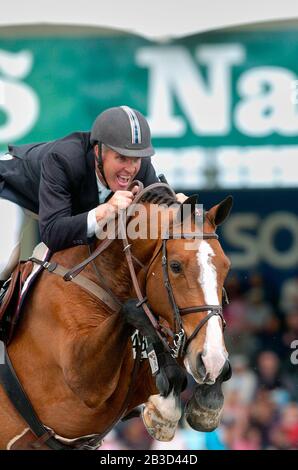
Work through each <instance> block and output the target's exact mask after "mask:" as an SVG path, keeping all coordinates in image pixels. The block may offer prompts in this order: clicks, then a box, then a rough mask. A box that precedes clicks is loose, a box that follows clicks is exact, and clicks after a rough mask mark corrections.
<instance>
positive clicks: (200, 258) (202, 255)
mask: <svg viewBox="0 0 298 470" xmlns="http://www.w3.org/2000/svg"><path fill="white" fill-rule="evenodd" d="M214 256H215V255H214V251H213V249H212V248H211V246H210V245H209V243H208V242H207V241H205V240H202V241H201V242H200V244H199V248H198V251H197V254H196V258H197V263H198V268H199V278H198V282H199V284H200V287H201V289H202V291H203V295H204V301H203V302H204V304H205V305H219V299H218V288H217V273H216V269H215V266H214V264H213V261H212V258H213V257H214ZM206 314H207V312H206ZM227 357H228V354H227V351H226V349H225V346H224V339H223V331H222V324H221V319H220V318H219V317H218V316H213V317H211V318H210V319H209V320H208V322H207V326H206V337H205V342H204V346H203V352H202V361H203V364H204V366H205V369H206V378H207V375H208V379H207V380H206V383H210V384H211V383H214V382H215V380H216V379H217V377H218V376H219V375H220V373H221V371H222V368H223V366H224V364H225V362H226V360H227ZM186 367H187V369H188V371H189V372H190V373H191V374H192V375H193V377H194V379H195V380H196V381H197V382H202V379H203V377H202V378H200V377H198V376H197V375H196V373H195V371H194V370H193V369H194V364H192V361H190V360H186Z"/></svg>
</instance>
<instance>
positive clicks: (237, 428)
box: [102, 273, 298, 450]
mask: <svg viewBox="0 0 298 470" xmlns="http://www.w3.org/2000/svg"><path fill="white" fill-rule="evenodd" d="M272 287H273V286H272V285H269V283H268V282H267V283H266V282H265V281H264V279H263V277H262V276H261V275H260V274H259V273H252V274H251V275H250V276H249V277H248V278H246V279H245V280H244V281H243V279H242V278H241V277H239V276H237V275H235V274H234V275H233V276H231V277H229V279H228V280H227V282H226V290H227V292H228V294H229V300H230V303H229V305H227V306H226V307H225V310H224V315H225V318H226V320H227V328H226V335H225V337H226V346H227V350H228V351H229V354H230V360H231V364H232V368H233V375H232V378H231V379H230V380H229V381H228V382H226V383H225V384H224V387H223V389H224V396H225V402H224V409H223V414H222V420H221V425H220V426H219V427H218V429H216V430H215V431H213V432H211V433H200V432H196V431H193V430H192V429H191V428H190V427H189V426H188V425H187V423H186V422H184V421H181V423H180V424H179V427H178V430H177V432H176V435H175V437H174V439H173V440H172V441H171V442H169V443H164V442H157V441H154V440H153V439H151V437H150V436H149V435H148V434H147V431H146V430H145V428H144V426H143V423H142V421H141V419H140V418H136V419H132V420H129V421H126V422H123V423H120V424H119V425H118V426H117V427H116V428H115V429H114V430H113V431H112V432H111V433H110V434H109V435H108V436H107V437H106V439H105V440H104V443H103V446H102V449H105V450H107V449H110V450H112V449H119V450H125V449H134V450H136V449H142V450H149V449H151V450H166V449H169V450H173V449H176V450H177V449H179V450H200V449H210V450H211V449H212V450H219V449H231V450H258V449H298V275H297V277H293V278H289V279H287V280H286V281H285V282H284V283H283V285H282V286H281V289H280V291H279V292H278V294H277V295H276V290H275V289H273V288H272ZM192 386H193V384H191V383H190V384H189V387H188V390H187V391H186V392H185V395H184V396H183V398H184V400H187V398H188V397H189V396H188V395H187V394H189V395H190V394H191V393H192Z"/></svg>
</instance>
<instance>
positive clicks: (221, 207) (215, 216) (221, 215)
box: [207, 196, 233, 226]
mask: <svg viewBox="0 0 298 470" xmlns="http://www.w3.org/2000/svg"><path fill="white" fill-rule="evenodd" d="M232 205H233V197H232V196H228V197H226V198H225V199H224V200H223V201H221V202H220V203H219V204H217V205H216V206H213V207H212V208H211V209H210V210H209V211H208V212H207V215H208V218H209V219H210V221H211V222H212V223H213V224H214V225H215V226H217V225H221V224H222V223H223V222H224V221H225V220H226V218H227V217H228V215H229V214H230V211H231V208H232Z"/></svg>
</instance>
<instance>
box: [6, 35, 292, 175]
mask: <svg viewBox="0 0 298 470" xmlns="http://www.w3.org/2000/svg"><path fill="white" fill-rule="evenodd" d="M297 50H298V32H297V31H275V32H272V31H270V32H269V31H263V32H260V31H259V32H249V33H248V32H245V33H244V32H243V33H241V32H238V33H224V34H223V33H212V34H203V35H202V34H200V35H195V36H191V37H188V38H184V39H179V40H175V41H172V42H169V43H163V44H157V43H152V42H150V41H147V40H145V39H141V38H138V37H135V36H129V35H123V36H115V37H112V36H106V37H103V36H97V37H62V38H61V37H60V38H54V37H32V38H28V37H26V38H25V37H24V38H18V39H13V38H8V37H7V38H5V37H3V36H1V37H0V150H1V151H2V152H3V151H5V149H6V144H7V143H8V142H15V143H17V142H19V143H21V142H32V141H40V140H50V139H56V138H58V137H60V136H63V135H65V134H67V133H68V132H72V131H74V130H88V129H89V128H90V126H91V124H92V122H93V120H94V118H95V117H96V116H97V114H98V113H100V112H101V111H102V110H104V109H106V108H107V107H110V106H115V105H121V104H126V105H128V106H131V107H134V108H137V109H139V110H140V111H142V112H143V113H144V114H145V115H146V116H147V117H148V119H149V122H150V125H151V129H152V135H153V139H154V144H155V146H156V147H157V148H158V149H161V150H162V149H163V151H164V155H165V160H164V162H166V159H167V158H168V159H170V156H169V155H170V154H169V151H173V149H178V150H179V149H183V151H184V152H185V150H187V149H188V151H189V152H191V149H196V151H198V149H199V151H203V153H204V152H205V153H204V155H203V157H202V161H203V160H204V159H206V158H207V157H206V155H208V158H209V156H210V155H213V154H214V152H213V150H214V149H221V150H222V149H225V148H228V149H230V148H232V149H233V151H234V152H235V149H236V153H237V152H238V153H237V155H238V157H235V158H239V149H243V148H245V149H249V148H251V149H255V148H257V147H261V148H262V151H265V150H266V151H267V152H268V151H269V153H270V151H271V150H270V149H272V148H275V149H276V148H279V150H281V149H284V148H292V149H295V151H296V145H297V143H298V110H297V103H298V81H297V73H298V62H297ZM204 149H205V150H204ZM233 151H232V153H231V152H230V153H229V158H228V157H226V153H224V155H225V156H224V157H222V158H224V159H225V162H227V161H228V160H229V159H231V158H232V157H231V155H233ZM185 155H186V154H185V153H184V157H185ZM188 155H189V153H188ZM197 155H198V154H197ZM220 155H221V154H220ZM270 155H271V154H270ZM185 158H186V157H185ZM189 158H190V157H189ZM220 158H221V157H220V156H219V157H217V160H218V161H217V165H219V164H220V161H221V160H220ZM262 158H265V157H264V156H263V157H262ZM274 158H275V157H274ZM277 158H278V157H277ZM186 160H187V158H186ZM197 160H198V161H199V160H200V157H199V156H198V158H197ZM166 166H169V164H167V165H166ZM238 176H239V175H238ZM196 181H197V183H199V180H198V179H197V180H196ZM197 183H194V184H197Z"/></svg>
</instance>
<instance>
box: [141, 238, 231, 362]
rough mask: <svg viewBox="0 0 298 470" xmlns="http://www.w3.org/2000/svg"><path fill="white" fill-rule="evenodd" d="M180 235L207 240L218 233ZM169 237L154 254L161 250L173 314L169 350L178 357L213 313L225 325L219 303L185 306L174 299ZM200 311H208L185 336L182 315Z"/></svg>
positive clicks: (166, 286) (165, 282) (163, 240)
mask: <svg viewBox="0 0 298 470" xmlns="http://www.w3.org/2000/svg"><path fill="white" fill-rule="evenodd" d="M181 237H182V238H186V239H190V237H192V238H195V239H198V238H199V239H201V240H208V239H215V240H218V235H217V234H216V233H202V234H198V233H196V234H182V235H181ZM171 239H172V240H173V239H175V237H174V236H170V235H169V236H168V237H167V238H163V239H162V244H161V246H160V249H159V250H158V252H157V253H156V256H157V255H158V254H159V253H160V251H161V252H162V259H161V264H162V273H163V283H164V286H165V288H166V291H167V294H168V298H169V302H170V305H171V307H172V311H173V314H174V325H175V334H174V338H173V344H174V346H172V347H171V351H172V354H173V356H174V357H179V356H184V355H185V354H186V350H187V348H188V346H189V344H190V343H191V342H192V340H193V339H194V338H195V337H196V336H197V334H198V333H199V331H200V330H201V329H202V327H203V326H204V325H205V323H207V322H208V320H210V318H212V317H213V316H215V315H216V316H219V317H220V318H221V321H222V326H223V328H225V326H226V321H225V319H224V317H223V309H222V306H220V305H210V304H209V305H198V306H194V307H186V308H180V307H178V305H177V303H176V300H175V295H174V291H173V287H172V285H171V282H170V278H169V272H168V257H167V242H168V240H171ZM156 256H155V257H154V258H155V259H156ZM153 261H154V260H152V261H151V262H150V264H149V267H148V271H149V269H150V266H151V265H152V262H153ZM224 299H225V300H226V301H227V296H226V292H225V291H224ZM201 312H208V313H207V315H206V316H205V317H204V318H203V319H202V320H201V321H200V322H199V324H198V325H197V326H196V328H195V329H194V331H193V332H192V334H191V335H190V336H189V337H188V338H186V335H185V332H184V329H183V324H182V317H183V316H185V315H188V314H190V313H201Z"/></svg>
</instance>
